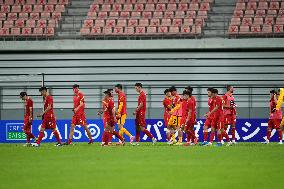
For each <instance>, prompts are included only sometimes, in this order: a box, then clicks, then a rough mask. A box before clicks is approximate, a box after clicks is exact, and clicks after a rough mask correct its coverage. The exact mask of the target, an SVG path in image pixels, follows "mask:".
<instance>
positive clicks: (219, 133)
mask: <svg viewBox="0 0 284 189" xmlns="http://www.w3.org/2000/svg"><path fill="white" fill-rule="evenodd" d="M217 140H218V142H217V144H216V146H222V143H221V140H222V129H221V128H220V127H218V128H217Z"/></svg>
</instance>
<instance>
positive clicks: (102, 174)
mask: <svg viewBox="0 0 284 189" xmlns="http://www.w3.org/2000/svg"><path fill="white" fill-rule="evenodd" d="M53 145H54V144H46V143H43V144H42V145H41V147H40V148H33V147H23V145H22V144H0V188H1V189H2V188H3V189H17V188H22V189H32V188H59V189H65V188H68V189H71V188H76V189H87V188H94V189H96V188H99V189H108V188H111V189H113V188H131V189H136V188H143V189H147V188H156V189H159V188H162V189H167V188H171V189H180V188H188V189H196V188H229V189H232V188H250V189H251V188H272V189H274V188H275V189H277V188H283V187H284V173H283V169H284V145H283V146H280V145H278V144H276V143H275V144H272V143H271V144H269V145H262V144H256V143H239V144H237V145H235V146H231V147H225V146H223V147H215V146H210V147H201V146H194V147H192V146H191V147H183V146H167V145H166V144H165V143H159V144H158V145H156V146H152V145H150V144H149V143H142V144H141V145H140V146H129V145H127V146H124V147H121V146H109V147H101V146H99V144H98V143H97V144H94V145H87V144H85V143H77V144H76V145H74V146H63V147H54V146H53Z"/></svg>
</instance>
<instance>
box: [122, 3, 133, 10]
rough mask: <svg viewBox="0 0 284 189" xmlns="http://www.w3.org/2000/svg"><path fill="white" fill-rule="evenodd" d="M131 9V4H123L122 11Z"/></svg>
mask: <svg viewBox="0 0 284 189" xmlns="http://www.w3.org/2000/svg"><path fill="white" fill-rule="evenodd" d="M132 10H133V6H132V4H125V5H124V6H123V11H132Z"/></svg>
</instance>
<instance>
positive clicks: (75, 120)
mask: <svg viewBox="0 0 284 189" xmlns="http://www.w3.org/2000/svg"><path fill="white" fill-rule="evenodd" d="M71 124H72V125H82V126H85V125H87V121H86V116H85V114H80V115H73V117H72V123H71Z"/></svg>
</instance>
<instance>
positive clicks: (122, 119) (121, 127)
mask: <svg viewBox="0 0 284 189" xmlns="http://www.w3.org/2000/svg"><path fill="white" fill-rule="evenodd" d="M125 121H126V114H124V115H121V117H120V119H119V120H118V123H117V124H118V129H119V135H120V136H122V137H123V134H126V135H127V136H128V137H129V138H130V144H132V143H133V141H134V136H132V134H130V132H129V131H128V130H127V129H126V128H125V127H124V124H125Z"/></svg>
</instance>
